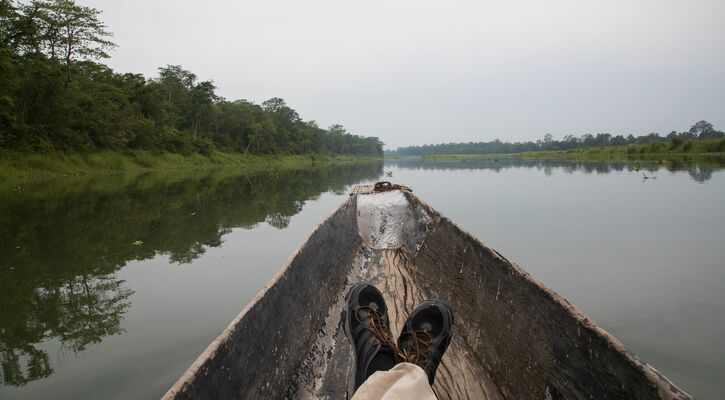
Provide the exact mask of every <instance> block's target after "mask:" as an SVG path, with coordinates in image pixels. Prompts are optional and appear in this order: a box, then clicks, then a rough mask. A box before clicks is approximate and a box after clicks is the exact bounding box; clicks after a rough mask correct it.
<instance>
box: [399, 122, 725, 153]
mask: <svg viewBox="0 0 725 400" xmlns="http://www.w3.org/2000/svg"><path fill="white" fill-rule="evenodd" d="M722 137H725V133H724V132H722V131H719V130H716V129H715V128H713V125H712V124H711V123H709V122H707V121H700V122H697V123H695V124H694V125H692V127H691V128H690V129H689V130H688V131H685V132H676V131H672V132H670V133H669V134H668V135H666V136H660V134H658V133H650V134H648V135H644V136H637V137H635V136H634V135H631V134H630V135H628V136H623V135H616V136H615V135H612V134H609V133H598V134H596V135H591V134H585V135H581V136H579V137H577V136H574V135H566V136H564V138H563V139H562V140H554V138H553V136H552V135H551V134H548V133H547V134H546V135H544V138H543V139H541V140H537V141H535V142H534V141H527V142H513V143H510V142H502V141H501V140H498V139H496V140H494V141H491V142H469V143H442V144H432V145H422V146H407V147H399V148H397V149H396V150H392V151H387V152H386V153H385V154H386V155H390V156H421V155H426V154H505V153H522V152H525V151H557V150H571V149H580V148H586V147H606V146H626V145H630V144H639V145H641V144H649V143H654V142H667V141H670V142H672V145H673V146H675V147H679V146H681V145H683V144H686V143H685V142H686V141H689V140H703V139H718V138H722ZM721 151H722V150H721Z"/></svg>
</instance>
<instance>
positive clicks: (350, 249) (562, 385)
mask: <svg viewBox="0 0 725 400" xmlns="http://www.w3.org/2000/svg"><path fill="white" fill-rule="evenodd" d="M360 281H367V282H371V283H372V284H374V285H375V286H376V287H378V288H379V289H380V290H381V291H382V292H383V294H384V295H385V296H386V300H387V302H388V305H389V310H390V317H391V325H392V326H391V328H392V330H393V332H394V334H395V333H396V332H399V330H400V328H401V325H402V322H403V321H404V319H405V318H406V316H407V315H408V313H409V312H410V311H412V310H413V308H414V307H415V306H416V305H417V304H418V303H419V302H421V301H422V300H424V299H426V298H439V299H441V300H443V301H445V302H447V303H448V304H449V305H450V306H451V307H452V308H453V311H454V313H455V318H456V326H455V331H454V334H453V340H452V342H451V345H450V347H449V349H448V351H447V352H446V354H445V356H444V358H443V363H442V365H441V367H440V368H439V369H438V374H437V377H436V381H435V384H434V386H433V389H434V391H435V392H436V394H437V395H438V397H439V398H440V399H539V400H544V399H600V400H603V399H690V398H691V397H690V396H689V395H687V394H686V393H685V392H683V391H682V390H680V389H679V388H678V387H677V386H675V385H674V384H673V383H671V382H670V381H669V380H667V378H665V377H664V376H663V375H662V374H660V373H659V372H657V371H656V370H655V369H654V368H652V367H651V366H649V365H648V364H646V363H645V362H643V361H642V360H640V359H639V358H637V357H636V356H635V355H633V354H632V353H631V352H629V351H628V350H627V349H626V348H625V347H624V346H623V345H622V343H620V342H619V341H618V340H617V339H615V338H614V337H613V336H612V335H610V334H609V333H607V332H606V331H604V330H603V329H601V328H600V327H598V326H597V325H596V324H595V323H594V322H593V321H592V320H591V319H590V318H588V317H587V316H586V315H584V313H582V312H581V311H580V310H578V309H577V308H576V307H574V306H573V305H572V304H571V303H569V302H568V301H567V300H565V299H564V298H562V297H561V296H559V295H558V294H556V293H555V292H554V291H553V290H551V289H550V288H548V287H546V286H545V285H543V284H541V283H540V282H537V281H536V280H535V279H533V278H532V277H531V276H530V275H529V274H528V273H526V272H525V271H524V270H523V269H522V268H521V267H519V266H518V265H516V264H514V263H513V262H511V261H509V260H507V259H506V258H505V257H504V256H502V255H501V254H499V253H498V252H497V251H496V250H494V249H492V248H490V247H488V246H486V245H485V244H484V243H482V242H481V241H480V240H478V239H477V238H476V237H474V236H472V235H470V234H468V233H466V232H464V231H462V230H461V229H460V228H458V227H457V226H456V225H455V224H454V223H453V222H451V221H450V220H448V219H447V218H446V217H444V216H442V215H441V214H439V213H438V212H436V211H435V210H433V209H432V208H431V207H430V206H428V205H427V204H425V203H424V202H422V201H421V200H420V199H418V198H417V197H416V196H415V195H413V194H412V193H411V192H410V190H409V189H407V188H405V187H400V188H399V189H398V190H391V191H385V192H381V193H379V192H376V190H375V189H374V187H372V186H360V187H356V188H355V189H354V190H353V192H352V193H351V195H350V198H349V199H348V200H347V201H345V202H344V203H343V204H342V205H341V206H340V207H339V208H338V209H337V210H336V211H335V212H334V213H333V214H332V215H331V216H330V217H328V218H327V220H325V221H324V222H323V223H322V224H321V225H319V226H318V227H317V228H316V229H315V230H314V232H312V234H311V235H310V236H309V237H308V238H307V240H306V241H305V242H304V243H303V244H302V246H301V247H300V248H299V249H298V250H297V251H296V252H295V253H294V254H293V255H292V256H291V257H290V258H289V260H288V261H287V262H286V264H285V265H284V266H283V267H282V268H281V269H280V270H279V271H278V272H277V273H276V275H275V276H274V277H273V278H272V280H271V281H270V282H269V283H268V284H267V286H266V287H265V288H264V289H263V290H262V291H261V292H260V293H259V294H258V295H257V296H256V298H255V299H254V300H253V301H252V302H251V303H250V304H248V305H247V306H246V307H245V308H244V309H243V310H242V312H241V313H240V314H239V315H238V316H237V317H236V318H235V319H234V320H233V321H232V323H231V324H230V325H229V326H228V327H227V328H226V329H225V330H224V332H222V334H221V335H220V336H219V337H218V338H217V339H216V340H214V342H212V343H211V344H210V345H209V347H208V348H207V349H206V350H205V351H204V352H203V353H202V354H201V355H200V356H199V358H198V359H197V360H196V361H195V362H194V363H193V364H192V365H191V367H190V368H189V369H188V370H187V371H186V373H184V375H183V376H182V377H181V378H180V379H179V380H178V381H177V382H176V383H175V384H174V385H173V387H171V389H170V390H169V391H168V392H167V393H166V394H165V395H164V399H202V398H203V399H284V398H302V399H345V397H346V388H347V379H348V376H349V370H350V367H351V361H352V350H351V348H350V345H349V344H348V342H347V340H346V338H345V334H344V331H343V328H342V320H341V313H342V308H343V298H344V295H345V293H346V291H347V288H348V287H349V286H350V285H352V284H353V283H356V282H360Z"/></svg>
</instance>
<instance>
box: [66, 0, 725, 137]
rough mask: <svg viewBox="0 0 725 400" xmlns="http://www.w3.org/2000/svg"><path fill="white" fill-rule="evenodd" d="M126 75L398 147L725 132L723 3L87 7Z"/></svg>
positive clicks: (511, 0) (93, 1) (143, 0)
mask: <svg viewBox="0 0 725 400" xmlns="http://www.w3.org/2000/svg"><path fill="white" fill-rule="evenodd" d="M77 1H78V2H79V3H80V4H83V5H87V6H91V7H95V8H98V9H100V10H103V14H102V15H101V19H102V20H103V21H105V22H106V24H107V25H108V26H109V29H110V30H111V31H112V32H113V33H114V34H115V37H114V41H115V42H116V43H117V44H118V48H117V49H116V50H115V51H114V52H113V53H112V58H111V59H110V60H108V61H107V63H108V64H109V65H110V66H111V67H113V68H114V69H115V70H117V71H118V72H140V73H143V74H145V75H147V76H148V77H152V76H156V69H157V68H158V67H159V66H163V65H166V64H179V65H182V66H183V67H185V68H186V69H189V70H191V71H192V72H194V73H196V74H197V75H198V76H199V78H200V79H203V80H206V79H210V80H213V81H214V83H215V84H216V86H217V87H218V89H217V93H218V94H220V95H221V96H224V97H226V98H227V99H238V98H243V99H248V100H251V101H254V102H257V103H260V102H262V101H264V100H265V99H268V98H270V97H282V98H284V99H285V100H286V101H287V104H288V105H290V106H291V107H292V108H294V109H296V110H297V111H298V112H299V113H300V115H301V116H302V118H304V119H305V120H310V119H314V120H317V121H318V123H319V124H320V125H321V126H328V125H330V124H332V123H340V124H343V125H344V126H345V127H347V128H348V129H349V130H350V131H352V132H353V133H357V134H362V135H374V136H379V137H380V138H381V139H382V140H383V141H384V142H385V143H386V144H387V148H394V147H397V146H400V145H409V144H424V143H440V142H458V141H464V142H467V141H488V140H493V139H495V138H500V139H502V140H536V139H539V138H541V137H543V135H544V134H545V133H552V134H553V135H554V137H555V138H561V137H562V136H564V135H565V134H574V135H581V134H584V133H593V134H594V133H598V132H609V133H612V134H619V133H621V134H629V133H633V134H635V135H637V134H646V133H649V132H660V133H668V132H670V131H671V130H678V131H682V130H686V129H688V128H689V127H690V125H692V124H693V123H694V122H696V121H699V120H701V119H705V120H707V121H710V122H712V123H713V124H714V125H715V127H716V128H718V129H721V130H723V129H725V1H723V0H687V1H684V0H597V1H593V0H591V1H588V0H557V1H551V0H496V1H488V0H474V1H438V2H424V1H421V0H417V1H400V0H387V1H377V0H364V1H362V0H358V1H346V0H334V1H333V0H329V1H328V0H303V1H300V0H285V1H280V0H259V1H239V0H205V1H199V0H196V1H182V0H153V1H149V0H122V1H120V0H77Z"/></svg>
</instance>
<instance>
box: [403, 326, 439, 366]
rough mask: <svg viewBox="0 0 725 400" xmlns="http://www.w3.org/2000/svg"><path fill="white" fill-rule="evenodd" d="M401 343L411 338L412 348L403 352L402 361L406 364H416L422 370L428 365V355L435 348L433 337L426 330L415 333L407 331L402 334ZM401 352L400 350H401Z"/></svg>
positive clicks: (409, 347)
mask: <svg viewBox="0 0 725 400" xmlns="http://www.w3.org/2000/svg"><path fill="white" fill-rule="evenodd" d="M400 337H401V341H402V342H404V341H405V340H403V338H406V337H409V338H410V342H411V344H410V346H407V347H406V348H405V349H403V350H402V351H401V353H402V355H403V356H402V357H401V358H402V359H403V360H404V361H405V362H409V363H411V364H415V365H417V366H419V367H421V368H425V365H426V364H427V363H428V354H429V353H430V351H431V349H432V348H433V337H432V336H431V335H430V333H428V330H426V329H418V330H415V331H406V332H403V333H401V334H400ZM399 351H400V350H399Z"/></svg>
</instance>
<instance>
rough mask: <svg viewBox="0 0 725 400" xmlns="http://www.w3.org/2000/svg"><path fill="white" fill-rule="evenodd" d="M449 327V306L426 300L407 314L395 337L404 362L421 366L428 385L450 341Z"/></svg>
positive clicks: (433, 377) (433, 378)
mask: <svg viewBox="0 0 725 400" xmlns="http://www.w3.org/2000/svg"><path fill="white" fill-rule="evenodd" d="M452 328H453V311H451V308H450V307H448V305H447V304H446V303H444V302H442V301H440V300H426V301H424V302H422V303H421V304H420V305H419V306H418V307H416V309H415V310H413V312H412V313H410V316H409V317H408V319H407V320H406V321H405V325H403V332H402V333H401V334H400V337H399V338H398V348H399V349H400V351H401V352H402V353H403V354H404V358H405V359H406V361H407V362H409V363H411V364H415V365H417V366H419V367H421V368H423V370H424V371H425V373H426V375H428V382H429V383H430V384H431V385H433V381H434V380H435V376H436V370H437V369H438V364H440V362H441V358H442V357H443V353H445V352H446V349H447V348H448V344H449V343H450V342H451V333H452Z"/></svg>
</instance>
